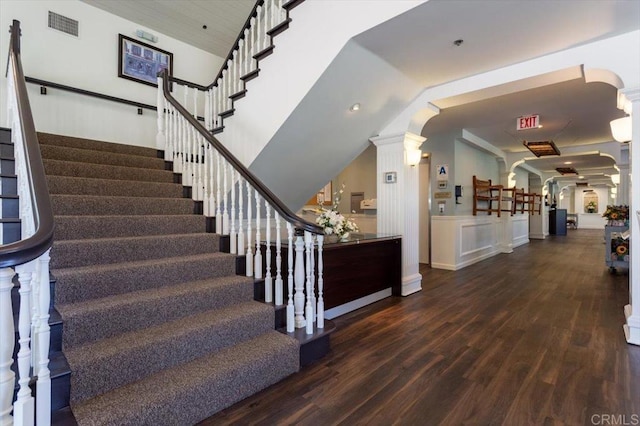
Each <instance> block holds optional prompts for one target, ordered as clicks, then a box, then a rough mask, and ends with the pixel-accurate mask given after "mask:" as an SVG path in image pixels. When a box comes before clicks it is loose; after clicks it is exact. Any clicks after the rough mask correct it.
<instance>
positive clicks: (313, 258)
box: [158, 78, 324, 334]
mask: <svg viewBox="0 0 640 426" xmlns="http://www.w3.org/2000/svg"><path fill="white" fill-rule="evenodd" d="M168 84H169V83H168V82H167V83H166V86H165V83H164V81H163V79H162V78H158V85H159V86H160V87H161V88H162V87H164V89H165V92H164V93H163V96H158V102H159V104H158V111H163V113H162V114H161V115H160V116H159V120H158V124H159V137H158V139H159V140H164V141H165V145H164V151H165V159H167V160H169V161H172V162H173V168H174V171H175V172H176V173H181V174H182V179H183V184H184V185H185V186H190V187H191V188H192V191H191V193H192V197H193V200H194V201H200V202H202V204H203V210H204V215H205V216H210V217H215V223H216V227H215V228H216V230H215V232H216V233H218V234H221V235H228V236H229V238H230V250H231V253H233V254H237V255H240V256H246V275H247V276H251V277H254V278H256V279H264V282H265V301H266V302H273V303H274V304H275V305H284V304H285V301H284V295H285V294H287V295H288V299H287V302H286V305H287V306H286V312H287V331H289V332H292V331H294V328H302V327H305V328H306V332H307V333H308V334H311V333H313V330H314V325H315V327H317V328H323V327H324V305H323V299H322V292H323V289H322V282H323V281H322V275H323V269H322V265H323V263H322V246H323V240H324V237H323V234H322V228H320V227H318V226H317V225H315V224H311V223H308V222H305V221H303V220H302V219H300V218H299V217H297V216H296V215H295V214H293V213H292V212H291V211H289V210H288V209H287V208H286V207H284V206H283V205H282V203H281V202H280V201H279V200H278V199H277V198H276V197H275V196H274V195H273V194H272V193H271V192H270V191H269V190H268V189H266V188H265V187H264V186H263V185H262V184H261V183H260V181H259V180H258V179H257V178H256V177H255V176H253V175H252V174H251V172H249V171H248V170H247V169H246V168H245V167H244V166H243V165H242V164H240V163H239V162H238V160H237V159H236V158H235V157H234V156H233V155H232V154H231V153H230V152H229V151H228V150H226V148H224V147H223V146H222V145H221V144H220V142H218V141H217V140H216V139H215V138H214V137H213V136H211V135H210V134H209V132H208V131H207V130H206V129H205V128H204V126H202V124H200V123H199V122H198V121H197V119H196V118H195V117H193V116H192V115H191V113H190V112H188V111H187V110H186V109H185V108H184V107H183V106H182V105H180V103H178V102H177V101H176V100H175V99H174V98H173V97H172V96H171V95H170V93H169V87H168ZM174 84H175V83H174ZM283 221H284V222H285V224H286V226H285V229H282V226H281V223H282V222H283ZM283 239H284V240H286V241H287V243H286V245H285V247H284V249H286V250H287V252H288V253H287V254H288V256H287V265H286V266H285V267H283V256H282V250H283ZM315 265H317V268H316V267H315ZM273 273H275V276H273V275H272V274H273ZM284 273H286V274H287V277H286V282H287V289H286V292H285V288H284V282H285V277H284V276H283V274H284ZM274 295H275V297H274Z"/></svg>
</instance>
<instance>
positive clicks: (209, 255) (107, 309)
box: [39, 133, 300, 426]
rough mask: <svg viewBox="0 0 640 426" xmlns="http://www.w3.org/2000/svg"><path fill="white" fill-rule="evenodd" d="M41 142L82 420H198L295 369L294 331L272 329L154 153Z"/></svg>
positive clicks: (64, 140)
mask: <svg viewBox="0 0 640 426" xmlns="http://www.w3.org/2000/svg"><path fill="white" fill-rule="evenodd" d="M39 140H40V144H41V151H42V154H43V162H44V166H45V171H46V173H47V181H48V185H49V190H50V192H51V199H52V204H53V209H54V215H55V222H56V230H55V242H54V244H53V247H52V250H51V269H52V271H51V272H52V275H53V276H54V277H55V278H56V279H57V283H56V288H55V304H56V308H57V309H58V311H59V312H60V314H61V315H62V318H63V321H64V329H63V330H64V332H63V350H64V354H65V356H66V357H67V360H68V362H69V365H70V367H71V408H72V411H73V413H74V415H75V417H76V420H77V421H78V423H79V424H80V425H92V426H95V425H118V426H121V425H136V426H140V425H154V426H157V425H181V426H182V425H188V424H194V423H196V422H198V421H200V420H202V419H204V418H206V417H209V416H211V415H212V414H214V413H215V412H217V411H220V410H221V409H223V408H225V407H228V406H230V405H232V404H233V403H235V402H237V401H239V400H241V399H244V398H246V397H247V396H249V395H252V394H254V393H256V392H258V391H259V390H261V389H263V388H265V387H267V386H270V385H271V384H274V383H276V382H278V381H280V380H282V379H283V378H284V377H286V376H288V375H290V374H292V373H294V372H296V371H298V368H299V365H300V364H299V344H298V342H297V341H296V340H295V339H293V338H291V337H289V336H286V335H284V334H281V333H278V332H277V331H275V330H274V310H273V307H272V306H269V305H265V304H263V303H260V302H255V301H253V282H252V280H251V279H249V278H246V277H242V276H237V275H235V258H234V256H232V255H230V254H226V253H221V252H220V251H219V236H218V235H215V234H210V233H205V232H204V231H205V226H206V224H205V218H204V217H202V216H199V215H195V214H193V211H194V205H193V201H191V200H190V199H186V198H182V194H183V189H182V186H181V185H180V184H176V183H173V182H174V175H173V172H171V171H168V170H165V162H164V160H163V159H160V158H157V151H156V150H154V149H150V148H142V147H135V146H129V145H119V144H114V143H108V142H98V141H90V140H85V139H78V138H72V137H63V136H58V135H51V134H44V133H40V134H39Z"/></svg>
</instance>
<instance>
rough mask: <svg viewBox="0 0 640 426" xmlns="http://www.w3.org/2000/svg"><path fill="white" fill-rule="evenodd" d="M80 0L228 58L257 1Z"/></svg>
mask: <svg viewBox="0 0 640 426" xmlns="http://www.w3.org/2000/svg"><path fill="white" fill-rule="evenodd" d="M81 1H83V2H85V3H87V4H90V5H92V6H95V7H97V8H100V9H102V10H104V11H107V12H109V13H112V14H114V15H117V16H120V17H121V18H124V19H128V20H130V21H133V22H135V23H137V24H140V25H144V26H145V27H148V28H150V29H152V30H155V31H158V32H161V33H162V34H166V35H168V36H170V37H173V38H175V39H177V40H180V41H183V42H185V43H187V44H190V45H192V46H196V47H198V48H200V49H202V50H204V51H206V52H210V53H213V54H214V55H217V56H220V57H221V58H226V57H227V54H228V53H229V50H230V49H231V46H233V43H234V42H235V41H236V38H237V37H238V34H240V30H241V29H242V27H243V25H244V23H245V21H246V20H247V17H248V16H249V13H250V12H251V10H252V9H253V5H254V4H255V0H135V1H134V0H81ZM203 25H206V26H207V28H206V29H204V28H202V26H203Z"/></svg>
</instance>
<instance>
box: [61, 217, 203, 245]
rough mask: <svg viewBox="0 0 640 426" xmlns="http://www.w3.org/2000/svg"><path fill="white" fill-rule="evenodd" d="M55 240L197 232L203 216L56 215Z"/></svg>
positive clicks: (200, 228)
mask: <svg viewBox="0 0 640 426" xmlns="http://www.w3.org/2000/svg"><path fill="white" fill-rule="evenodd" d="M55 223H56V227H55V231H54V240H55V241H60V240H78V239H85V238H90V239H91V238H115V237H130V236H131V237H138V236H144V235H164V234H187V233H200V232H203V231H204V230H205V229H206V218H205V217H203V216H200V215H145V216H140V215H137V216H129V215H121V216H72V215H67V216H64V215H63V216H56V217H55Z"/></svg>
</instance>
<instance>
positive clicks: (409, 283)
mask: <svg viewBox="0 0 640 426" xmlns="http://www.w3.org/2000/svg"><path fill="white" fill-rule="evenodd" d="M420 290H422V275H420V274H414V275H410V276H408V277H402V290H401V294H402V295H403V296H408V295H410V294H413V293H416V292H418V291H420Z"/></svg>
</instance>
